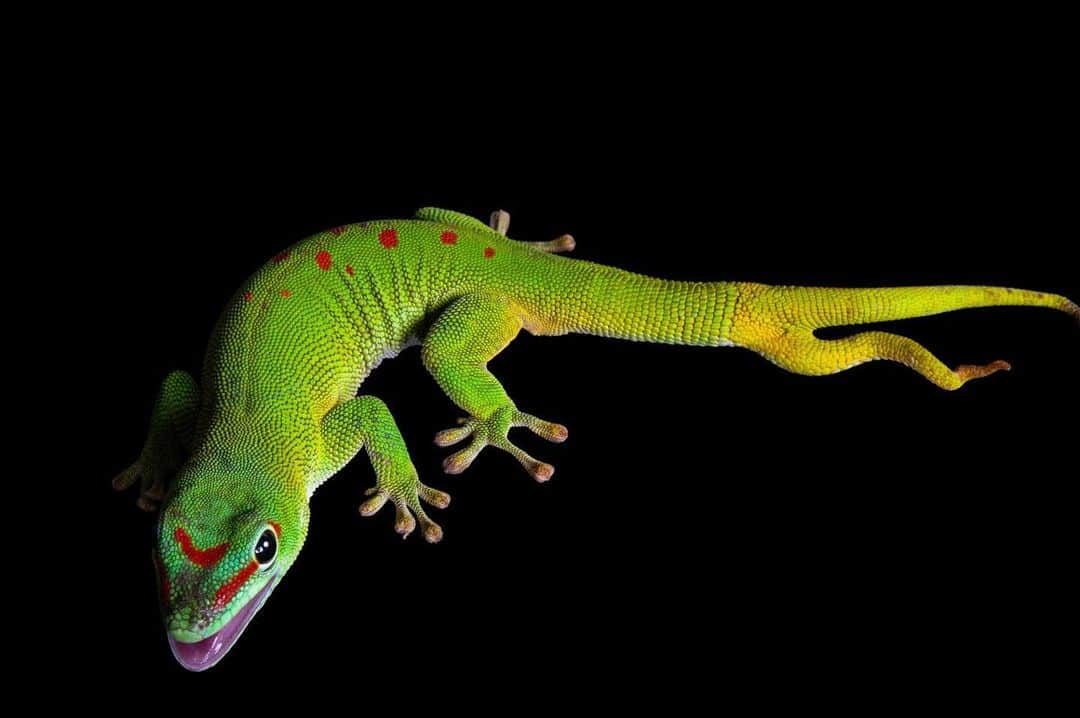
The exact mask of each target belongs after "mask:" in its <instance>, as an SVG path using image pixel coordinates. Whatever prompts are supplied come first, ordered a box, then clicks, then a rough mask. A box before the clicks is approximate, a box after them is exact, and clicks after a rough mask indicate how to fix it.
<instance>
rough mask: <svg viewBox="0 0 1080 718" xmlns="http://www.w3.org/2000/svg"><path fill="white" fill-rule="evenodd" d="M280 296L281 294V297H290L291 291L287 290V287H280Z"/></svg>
mask: <svg viewBox="0 0 1080 718" xmlns="http://www.w3.org/2000/svg"><path fill="white" fill-rule="evenodd" d="M281 296H283V297H285V298H286V299H288V298H289V297H291V296H292V292H290V291H289V290H288V289H282V290H281Z"/></svg>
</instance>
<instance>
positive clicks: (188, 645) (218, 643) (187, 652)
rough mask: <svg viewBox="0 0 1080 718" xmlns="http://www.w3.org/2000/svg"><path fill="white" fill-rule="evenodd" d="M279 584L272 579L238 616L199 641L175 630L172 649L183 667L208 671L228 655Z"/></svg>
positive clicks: (170, 646) (170, 645) (171, 639)
mask: <svg viewBox="0 0 1080 718" xmlns="http://www.w3.org/2000/svg"><path fill="white" fill-rule="evenodd" d="M276 583H277V577H276V576H275V577H273V578H271V579H270V580H269V581H267V582H266V585H265V586H263V587H262V588H261V589H259V591H258V593H256V594H255V595H254V596H252V597H251V600H249V601H248V602H247V603H245V604H244V605H243V607H241V609H240V610H239V611H237V612H236V615H235V616H233V617H232V618H230V619H229V620H228V622H227V623H226V624H225V625H224V626H222V627H221V628H219V629H218V630H217V631H215V632H214V633H212V634H210V635H209V636H207V637H206V638H203V639H201V640H198V641H182V640H180V639H178V638H177V637H176V636H175V635H173V632H171V631H170V632H169V634H168V636H169V648H171V649H172V654H173V656H174V657H175V658H176V660H177V662H179V663H180V665H181V666H183V667H184V668H186V669H188V670H189V671H205V670H206V669H207V668H210V667H212V666H213V665H215V664H216V663H217V662H218V661H220V660H221V659H222V658H224V657H225V654H226V653H228V652H229V649H230V648H232V647H233V644H234V643H236V639H238V638H240V634H242V633H243V632H244V629H245V628H247V625H248V623H250V622H251V619H252V618H253V617H254V616H255V614H256V613H258V612H259V609H260V608H262V605H263V604H264V603H266V599H267V598H268V597H269V596H270V592H271V591H272V590H273V589H274V585H275V584H276Z"/></svg>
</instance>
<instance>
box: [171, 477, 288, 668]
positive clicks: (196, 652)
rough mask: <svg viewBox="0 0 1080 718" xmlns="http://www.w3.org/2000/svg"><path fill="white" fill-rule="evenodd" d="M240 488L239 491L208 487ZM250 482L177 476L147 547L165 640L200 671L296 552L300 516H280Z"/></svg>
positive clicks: (236, 632) (229, 641)
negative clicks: (151, 547) (150, 551)
mask: <svg viewBox="0 0 1080 718" xmlns="http://www.w3.org/2000/svg"><path fill="white" fill-rule="evenodd" d="M238 484H239V485H242V486H245V489H244V490H241V491H236V490H230V491H227V492H223V491H221V490H220V489H217V490H215V489H213V488H208V487H211V486H215V485H216V486H221V485H229V486H236V485H238ZM266 489H267V487H266V486H262V487H260V486H259V484H258V482H257V481H253V482H250V483H249V482H246V481H245V482H227V483H226V482H206V481H187V482H185V481H182V480H181V481H178V483H177V490H176V492H175V493H174V495H173V496H172V497H171V498H170V500H169V501H168V502H167V505H166V507H165V508H164V509H163V511H162V513H161V520H160V522H159V525H158V542H157V548H156V550H155V551H154V563H155V565H156V567H157V574H158V587H159V593H160V598H161V610H162V615H163V617H164V619H165V629H166V632H167V634H168V639H169V646H170V648H172V652H173V656H175V657H176V660H177V661H179V663H180V665H182V666H183V667H184V668H186V669H188V670H190V671H204V670H206V669H207V668H210V667H211V666H213V665H214V664H215V663H217V662H218V661H220V660H221V659H222V658H223V657H224V656H225V654H226V653H227V652H228V651H229V649H230V648H232V646H233V644H235V643H236V640H237V639H238V638H239V637H240V634H241V633H243V631H244V629H245V628H247V625H248V623H249V622H250V621H251V619H252V618H253V617H254V616H255V614H256V613H257V612H258V610H259V609H260V608H262V606H263V604H264V603H265V602H266V599H267V598H269V596H270V593H271V592H272V591H273V590H274V588H275V587H276V586H277V584H278V583H279V582H280V581H281V578H282V576H283V575H284V574H285V572H286V571H288V570H289V567H290V566H291V565H292V563H293V561H294V560H295V559H296V555H297V554H298V553H299V552H300V547H301V546H302V545H303V542H304V535H305V534H306V532H307V502H306V501H300V502H299V505H300V506H302V507H303V510H302V514H301V515H283V514H282V513H280V511H281V509H280V508H277V507H280V506H282V505H286V506H288V505H295V504H294V502H289V501H280V500H274V498H273V496H275V494H276V493H277V492H274V491H268V490H266Z"/></svg>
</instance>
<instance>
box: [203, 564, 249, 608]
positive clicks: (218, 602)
mask: <svg viewBox="0 0 1080 718" xmlns="http://www.w3.org/2000/svg"><path fill="white" fill-rule="evenodd" d="M258 570H259V562H258V561H255V560H252V561H251V563H249V564H248V565H247V566H244V567H243V568H242V569H240V570H239V571H238V572H237V574H236V575H235V576H233V577H232V578H230V579H229V580H228V581H226V582H225V583H224V584H222V586H221V588H219V589H218V590H217V593H216V594H214V607H215V608H217V609H219V610H220V609H222V608H225V606H227V605H229V601H231V600H233V596H235V595H236V592H237V591H239V590H240V589H241V588H243V586H244V584H245V583H247V580H248V579H249V578H251V575H252V574H253V573H255V572H256V571H258Z"/></svg>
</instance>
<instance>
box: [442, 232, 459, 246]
mask: <svg viewBox="0 0 1080 718" xmlns="http://www.w3.org/2000/svg"><path fill="white" fill-rule="evenodd" d="M439 239H440V240H442V243H443V244H457V233H455V232H450V231H447V232H443V233H442V235H440V236H439Z"/></svg>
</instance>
